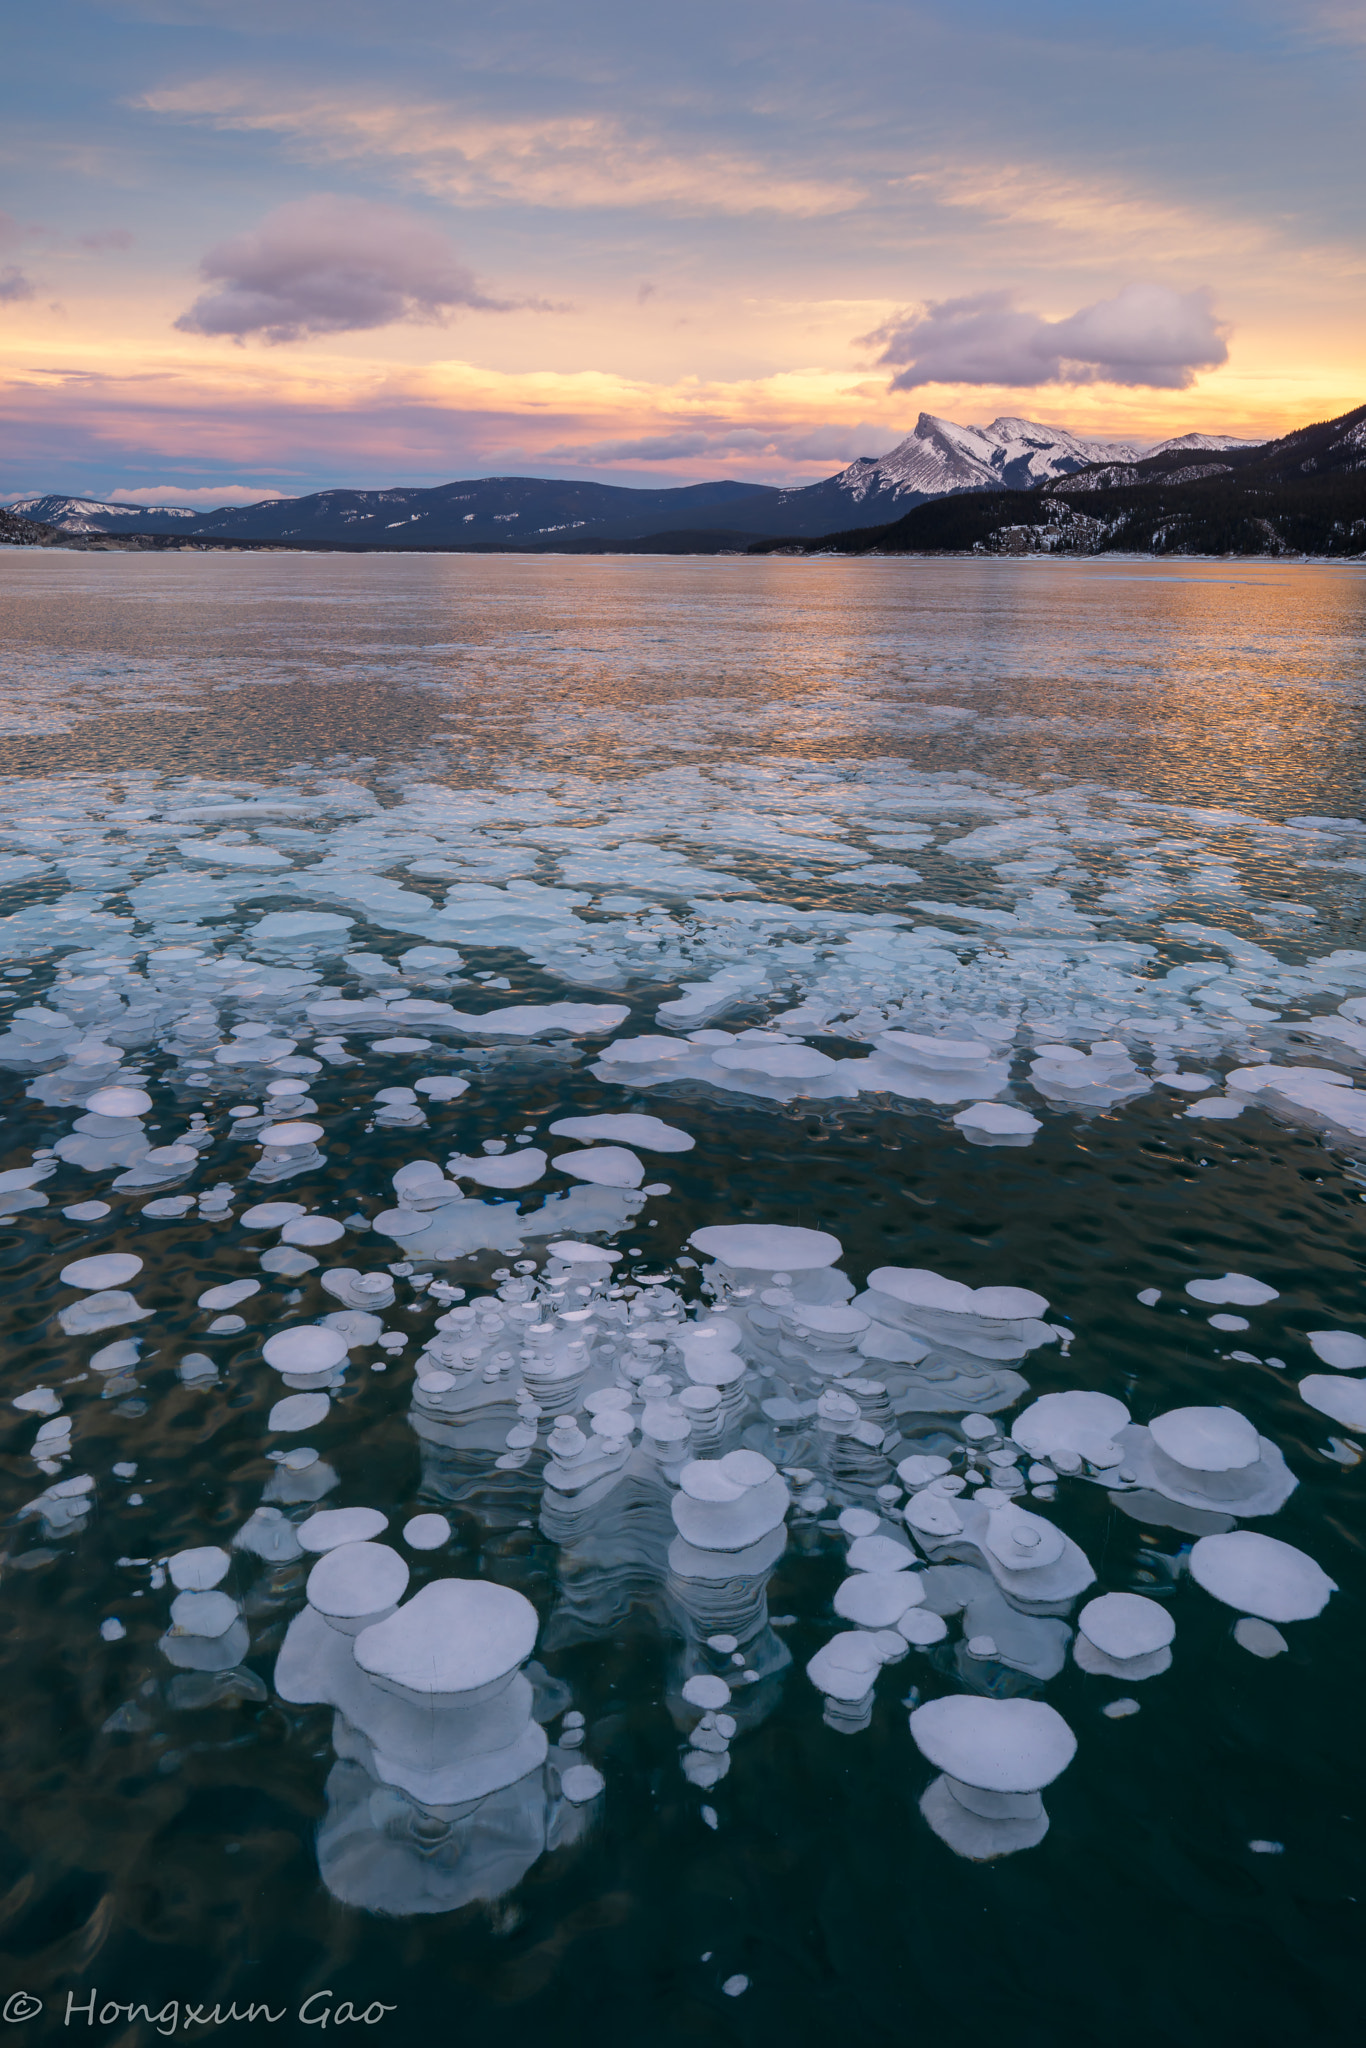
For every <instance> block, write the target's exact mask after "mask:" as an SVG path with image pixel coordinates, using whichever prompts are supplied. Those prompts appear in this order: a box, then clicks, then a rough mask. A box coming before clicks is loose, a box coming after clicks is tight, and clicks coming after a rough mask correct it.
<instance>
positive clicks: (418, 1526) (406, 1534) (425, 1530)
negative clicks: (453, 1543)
mask: <svg viewBox="0 0 1366 2048" xmlns="http://www.w3.org/2000/svg"><path fill="white" fill-rule="evenodd" d="M403 1540H404V1542H405V1543H406V1544H407V1545H408V1548H409V1549H410V1550H440V1548H441V1546H442V1544H443V1543H449V1542H450V1540H451V1525H450V1523H449V1522H448V1521H447V1520H446V1517H445V1516H444V1515H414V1516H413V1518H412V1520H411V1521H409V1522H405V1523H404V1525H403Z"/></svg>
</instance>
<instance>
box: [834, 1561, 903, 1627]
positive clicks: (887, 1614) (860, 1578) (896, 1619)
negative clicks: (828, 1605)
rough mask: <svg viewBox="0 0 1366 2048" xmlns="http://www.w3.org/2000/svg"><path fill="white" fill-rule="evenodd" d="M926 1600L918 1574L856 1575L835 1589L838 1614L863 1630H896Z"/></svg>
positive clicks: (867, 1573)
mask: <svg viewBox="0 0 1366 2048" xmlns="http://www.w3.org/2000/svg"><path fill="white" fill-rule="evenodd" d="M924 1597H925V1589H924V1587H923V1585H922V1584H921V1582H920V1575H919V1573H918V1572H906V1571H901V1572H855V1573H854V1574H853V1575H852V1577H850V1578H847V1579H846V1580H845V1581H844V1583H843V1584H842V1585H840V1586H837V1587H836V1588H835V1612H836V1614H838V1615H839V1617H840V1619H841V1620H842V1621H853V1622H857V1624H858V1626H859V1627H860V1628H896V1627H898V1626H899V1625H900V1621H901V1617H902V1615H903V1614H904V1613H905V1612H906V1610H907V1608H908V1607H917V1606H919V1605H920V1603H921V1601H923V1599H924Z"/></svg>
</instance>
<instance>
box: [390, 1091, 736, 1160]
mask: <svg viewBox="0 0 1366 2048" xmlns="http://www.w3.org/2000/svg"><path fill="white" fill-rule="evenodd" d="M420 1085H421V1084H420V1083H419V1086H420ZM550 1130H551V1135H552V1136H553V1137H556V1138H580V1139H585V1140H587V1142H588V1143H590V1144H596V1143H597V1142H599V1141H600V1140H606V1142H607V1143H609V1144H613V1143H615V1144H620V1145H631V1146H635V1147H638V1148H639V1150H641V1151H642V1152H691V1151H692V1149H693V1146H694V1144H695V1143H696V1140H695V1139H693V1138H691V1137H689V1135H688V1133H687V1132H686V1131H680V1130H678V1129H677V1128H676V1127H675V1126H674V1125H673V1124H666V1123H665V1122H664V1121H663V1120H662V1118H660V1117H657V1116H643V1115H637V1114H635V1113H633V1112H623V1113H621V1114H604V1115H602V1116H565V1117H561V1118H560V1119H559V1120H558V1121H557V1122H556V1123H553V1124H552V1125H551V1126H550Z"/></svg>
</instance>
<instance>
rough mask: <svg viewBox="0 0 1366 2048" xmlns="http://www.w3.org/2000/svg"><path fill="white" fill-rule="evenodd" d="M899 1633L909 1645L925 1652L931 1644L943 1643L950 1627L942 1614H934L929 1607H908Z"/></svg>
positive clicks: (898, 1627)
mask: <svg viewBox="0 0 1366 2048" xmlns="http://www.w3.org/2000/svg"><path fill="white" fill-rule="evenodd" d="M912 1583H914V1582H912ZM897 1631H898V1633H899V1634H900V1635H903V1636H904V1637H905V1638H906V1641H907V1642H908V1643H914V1644H915V1645H916V1647H917V1648H918V1649H922V1650H924V1649H928V1648H929V1646H930V1644H931V1643H942V1642H943V1640H944V1638H945V1636H946V1635H947V1634H948V1632H949V1625H948V1623H947V1622H946V1621H945V1619H944V1617H943V1615H942V1614H932V1613H931V1611H930V1609H929V1608H928V1607H908V1608H907V1609H906V1610H905V1612H904V1613H903V1614H902V1615H901V1617H900V1619H899V1620H898V1622H897Z"/></svg>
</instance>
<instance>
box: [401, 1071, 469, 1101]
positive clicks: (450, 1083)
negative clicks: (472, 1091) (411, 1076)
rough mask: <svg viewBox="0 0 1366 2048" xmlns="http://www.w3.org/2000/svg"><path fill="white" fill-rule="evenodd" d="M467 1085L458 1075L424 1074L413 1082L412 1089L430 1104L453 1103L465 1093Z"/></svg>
mask: <svg viewBox="0 0 1366 2048" xmlns="http://www.w3.org/2000/svg"><path fill="white" fill-rule="evenodd" d="M469 1085H470V1084H469V1082H468V1081H462V1080H461V1078H460V1076H459V1075H458V1074H424V1075H423V1076H422V1077H421V1079H420V1080H417V1081H414V1083H413V1088H414V1090H415V1091H416V1093H417V1094H419V1095H425V1096H426V1097H427V1099H428V1100H429V1101H430V1102H454V1101H455V1100H456V1098H457V1097H458V1096H461V1095H464V1094H465V1093H466V1091H467V1090H468V1088H469Z"/></svg>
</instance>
